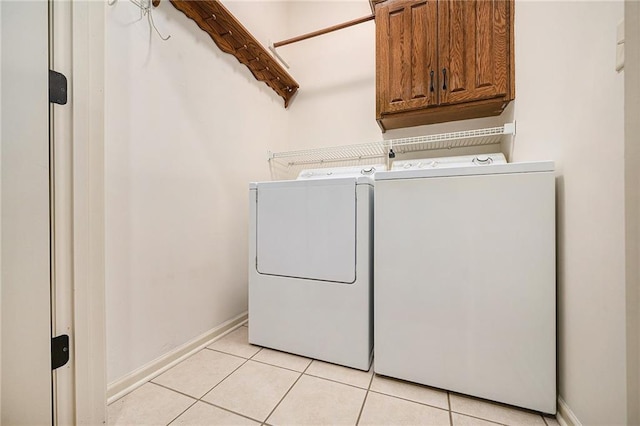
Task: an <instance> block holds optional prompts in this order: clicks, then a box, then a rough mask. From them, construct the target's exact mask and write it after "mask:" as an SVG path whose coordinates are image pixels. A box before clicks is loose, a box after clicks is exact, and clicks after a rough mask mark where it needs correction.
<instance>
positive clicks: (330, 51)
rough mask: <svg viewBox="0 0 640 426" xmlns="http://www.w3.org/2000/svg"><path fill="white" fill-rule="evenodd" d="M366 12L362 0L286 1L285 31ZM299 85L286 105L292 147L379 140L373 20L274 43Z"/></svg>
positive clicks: (296, 32) (292, 33)
mask: <svg viewBox="0 0 640 426" xmlns="http://www.w3.org/2000/svg"><path fill="white" fill-rule="evenodd" d="M369 14H371V8H370V7H369V2H368V1H367V0H358V1H292V2H291V3H290V5H289V20H288V28H289V35H288V36H287V37H285V38H289V37H293V36H297V35H300V34H305V33H308V32H311V31H315V30H318V29H321V28H325V27H329V26H332V25H335V24H339V23H342V22H346V21H349V20H352V19H355V18H360V17H363V16H366V15H369ZM278 53H280V55H281V56H283V57H284V59H285V60H286V61H287V62H288V63H289V65H290V66H291V70H290V72H291V75H292V76H293V77H294V78H295V79H296V80H297V81H298V84H300V90H299V92H298V94H297V95H296V98H295V99H294V101H293V102H292V103H291V106H290V107H289V109H290V111H289V114H288V121H287V126H288V140H289V144H290V146H291V148H292V149H303V148H312V147H321V146H335V145H345V144H353V143H365V142H373V141H377V140H380V139H381V137H380V128H379V127H378V125H377V124H376V121H375V113H376V104H375V102H376V99H375V66H376V63H375V23H374V22H373V21H369V22H366V23H363V24H360V25H357V26H354V27H350V28H346V29H343V30H340V31H337V32H333V33H329V34H326V35H322V36H319V37H316V38H312V39H308V40H304V41H301V42H298V43H295V44H291V45H287V46H283V47H280V48H278Z"/></svg>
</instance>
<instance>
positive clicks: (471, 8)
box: [372, 0, 515, 131]
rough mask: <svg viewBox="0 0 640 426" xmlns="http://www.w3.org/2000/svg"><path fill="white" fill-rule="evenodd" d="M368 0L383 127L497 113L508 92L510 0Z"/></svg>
mask: <svg viewBox="0 0 640 426" xmlns="http://www.w3.org/2000/svg"><path fill="white" fill-rule="evenodd" d="M372 5H373V6H374V7H375V15H376V84H377V87H376V91H377V96H376V97H377V101H376V114H377V120H378V123H379V124H380V127H381V128H382V130H383V131H384V130H387V129H396V128H400V127H409V126H417V125H422V124H432V123H440V122H443V121H454V120H463V119H468V118H477V117H487V116H492V115H499V114H500V113H502V111H503V110H504V108H505V107H506V106H507V105H508V103H509V102H510V101H511V100H512V99H513V98H514V94H515V93H514V92H515V81H514V72H513V71H514V67H513V6H514V4H513V0H387V1H379V0H378V1H374V2H373V3H372Z"/></svg>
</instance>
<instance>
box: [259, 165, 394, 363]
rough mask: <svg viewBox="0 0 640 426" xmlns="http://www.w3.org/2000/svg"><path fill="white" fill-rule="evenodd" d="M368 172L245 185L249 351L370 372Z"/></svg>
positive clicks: (328, 172) (309, 174)
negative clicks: (257, 348) (260, 349)
mask: <svg viewBox="0 0 640 426" xmlns="http://www.w3.org/2000/svg"><path fill="white" fill-rule="evenodd" d="M376 167H377V168H378V169H380V168H383V167H384V166H367V167H357V168H354V167H349V168H334V169H316V170H306V171H303V172H302V173H301V174H300V176H299V178H298V179H297V180H290V181H274V182H260V183H257V184H251V185H250V191H249V192H250V224H249V342H250V343H253V344H256V345H260V346H265V347H268V348H273V349H277V350H281V351H285V352H290V353H293V354H297V355H303V356H306V357H310V358H315V359H319V360H322V361H327V362H331V363H335V364H340V365H344V366H347V367H352V368H357V369H361V370H368V369H369V366H370V364H371V356H372V351H373V301H372V297H373V294H372V292H373V288H372V280H373V271H372V257H373V247H372V244H373V237H372V229H373V216H372V215H373V173H374V172H375V170H376Z"/></svg>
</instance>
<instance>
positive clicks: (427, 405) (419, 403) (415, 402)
mask: <svg viewBox="0 0 640 426" xmlns="http://www.w3.org/2000/svg"><path fill="white" fill-rule="evenodd" d="M370 392H373V393H377V394H379V395H384V396H389V397H391V398H395V399H401V400H403V401H407V402H413V403H414V404H418V405H424V406H425V407H429V408H436V409H438V410H442V411H451V410H447V409H446V408H442V407H438V406H437V405H431V404H427V403H425V402H420V401H415V400H413V399H407V398H403V397H401V396H397V395H391V394H390V393H384V392H381V391H377V390H372V391H370ZM460 414H462V413H460ZM478 418H479V417H478Z"/></svg>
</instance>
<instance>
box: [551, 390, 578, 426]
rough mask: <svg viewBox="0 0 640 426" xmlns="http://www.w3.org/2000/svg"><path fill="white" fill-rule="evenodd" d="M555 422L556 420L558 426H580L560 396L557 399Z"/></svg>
mask: <svg viewBox="0 0 640 426" xmlns="http://www.w3.org/2000/svg"><path fill="white" fill-rule="evenodd" d="M556 420H558V423H560V426H582V423H580V420H578V418H577V417H576V415H575V414H574V413H573V411H571V408H569V406H568V405H567V403H566V402H565V400H564V399H562V397H561V396H559V397H558V414H557V415H556Z"/></svg>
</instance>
